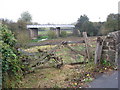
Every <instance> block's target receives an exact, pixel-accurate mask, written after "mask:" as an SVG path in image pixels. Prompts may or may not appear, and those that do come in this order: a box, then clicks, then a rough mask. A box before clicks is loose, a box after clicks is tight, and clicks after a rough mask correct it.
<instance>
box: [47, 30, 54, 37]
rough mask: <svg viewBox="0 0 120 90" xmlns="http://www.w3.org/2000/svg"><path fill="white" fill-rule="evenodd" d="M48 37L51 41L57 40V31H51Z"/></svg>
mask: <svg viewBox="0 0 120 90" xmlns="http://www.w3.org/2000/svg"><path fill="white" fill-rule="evenodd" d="M47 35H48V37H49V38H50V39H54V38H56V33H55V31H52V30H49V31H48V33H47Z"/></svg>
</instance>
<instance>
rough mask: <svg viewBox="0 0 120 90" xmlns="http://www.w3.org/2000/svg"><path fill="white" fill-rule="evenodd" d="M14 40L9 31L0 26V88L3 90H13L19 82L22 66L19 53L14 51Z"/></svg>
mask: <svg viewBox="0 0 120 90" xmlns="http://www.w3.org/2000/svg"><path fill="white" fill-rule="evenodd" d="M16 42H17V41H16V39H15V38H14V35H13V34H12V33H11V31H10V30H8V28H7V27H6V26H4V25H0V52H1V53H2V54H1V56H2V57H1V60H2V79H3V80H2V81H3V83H2V86H3V88H13V87H15V86H16V85H17V83H18V82H19V80H20V78H21V75H22V73H21V72H22V70H21V67H22V65H21V64H20V61H19V57H18V55H19V52H18V51H17V50H16V49H15V47H14V46H15V44H16Z"/></svg>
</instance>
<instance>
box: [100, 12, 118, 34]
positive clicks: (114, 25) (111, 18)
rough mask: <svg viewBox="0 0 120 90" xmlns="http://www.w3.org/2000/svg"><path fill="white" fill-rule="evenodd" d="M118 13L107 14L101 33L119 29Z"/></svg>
mask: <svg viewBox="0 0 120 90" xmlns="http://www.w3.org/2000/svg"><path fill="white" fill-rule="evenodd" d="M118 22H120V21H119V19H118V14H109V15H108V16H107V21H106V22H105V23H104V26H103V27H102V29H101V33H102V34H104V35H106V34H107V33H109V32H113V31H117V30H118Z"/></svg>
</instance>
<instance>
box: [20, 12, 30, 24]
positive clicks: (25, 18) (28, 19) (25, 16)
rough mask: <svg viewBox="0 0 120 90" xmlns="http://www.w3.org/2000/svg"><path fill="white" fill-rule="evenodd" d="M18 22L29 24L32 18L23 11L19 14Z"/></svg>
mask: <svg viewBox="0 0 120 90" xmlns="http://www.w3.org/2000/svg"><path fill="white" fill-rule="evenodd" d="M20 20H23V21H24V22H27V23H30V22H31V20H32V16H31V14H30V13H29V12H28V11H25V12H23V13H22V14H21V18H20Z"/></svg>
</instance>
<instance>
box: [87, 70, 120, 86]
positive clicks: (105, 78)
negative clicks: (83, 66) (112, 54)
mask: <svg viewBox="0 0 120 90" xmlns="http://www.w3.org/2000/svg"><path fill="white" fill-rule="evenodd" d="M88 87H89V88H118V71H113V72H112V74H110V75H108V74H103V75H101V76H100V77H98V78H96V79H95V80H93V81H92V82H90V83H89V84H88Z"/></svg>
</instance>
